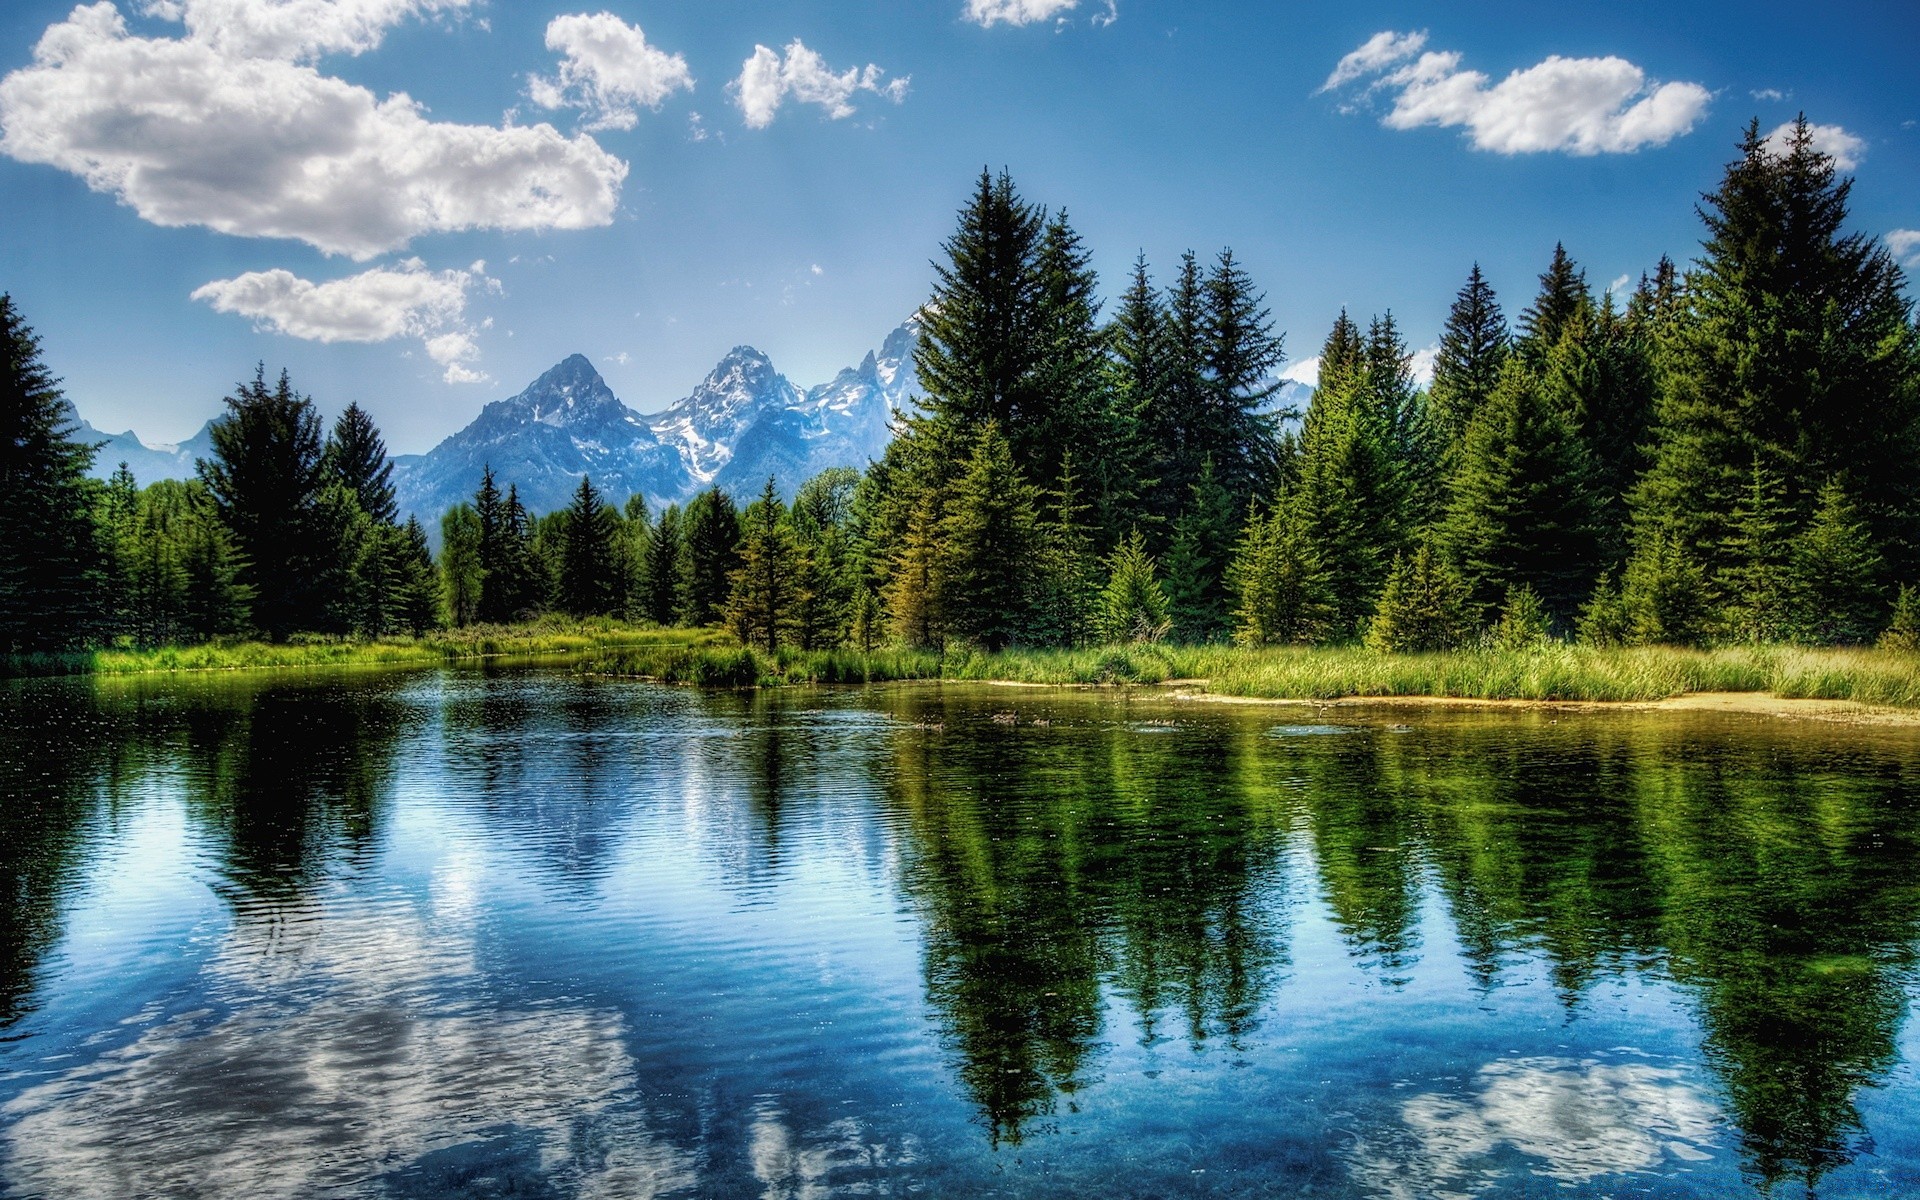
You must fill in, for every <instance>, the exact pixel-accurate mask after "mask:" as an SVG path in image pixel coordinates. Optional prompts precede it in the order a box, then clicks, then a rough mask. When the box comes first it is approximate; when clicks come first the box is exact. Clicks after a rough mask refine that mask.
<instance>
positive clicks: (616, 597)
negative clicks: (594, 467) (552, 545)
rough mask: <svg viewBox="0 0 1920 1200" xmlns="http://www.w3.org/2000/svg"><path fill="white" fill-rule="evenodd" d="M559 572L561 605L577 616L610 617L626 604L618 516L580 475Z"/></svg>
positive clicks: (591, 481)
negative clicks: (620, 563)
mask: <svg viewBox="0 0 1920 1200" xmlns="http://www.w3.org/2000/svg"><path fill="white" fill-rule="evenodd" d="M563 531H564V532H563V534H562V538H563V540H562V546H561V554H560V571H559V602H560V607H561V608H562V609H564V610H565V611H567V612H569V613H571V614H573V615H574V616H576V617H599V616H609V615H611V614H613V613H614V612H616V611H618V610H619V609H620V608H622V607H624V605H625V604H626V594H625V589H624V588H623V587H622V586H621V579H620V575H619V571H618V559H617V556H616V552H615V550H616V548H615V541H616V539H617V537H618V535H619V517H618V515H617V514H616V513H615V512H614V511H613V509H612V508H611V507H609V506H608V505H607V504H606V503H605V502H604V501H602V500H601V498H600V492H599V490H598V489H597V488H595V487H594V486H593V480H592V479H590V478H588V477H587V476H586V475H582V476H580V486H579V487H578V488H576V489H575V490H574V493H573V503H572V504H570V505H568V506H567V510H566V523H565V525H564V526H563Z"/></svg>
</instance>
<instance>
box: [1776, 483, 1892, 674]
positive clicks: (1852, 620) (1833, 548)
mask: <svg viewBox="0 0 1920 1200" xmlns="http://www.w3.org/2000/svg"><path fill="white" fill-rule="evenodd" d="M1883 565H1884V564H1883V563H1882V561H1881V557H1880V552H1879V550H1878V549H1877V548H1876V547H1875V545H1874V541H1873V533H1872V531H1871V530H1870V529H1869V528H1868V527H1867V523H1866V521H1865V520H1863V519H1862V518H1861V516H1860V513H1859V510H1858V509H1857V508H1856V507H1855V505H1854V503H1853V500H1852V498H1851V497H1849V496H1848V495H1847V492H1846V489H1845V488H1844V487H1842V486H1841V485H1840V483H1839V481H1838V480H1829V481H1828V482H1827V483H1826V485H1825V486H1823V487H1822V488H1821V489H1820V492H1819V500H1818V507H1817V508H1815V509H1814V514H1813V519H1812V520H1811V521H1809V522H1808V523H1807V528H1806V531H1805V532H1804V533H1802V534H1801V535H1800V537H1798V538H1797V539H1795V541H1794V545H1793V557H1792V560H1791V562H1790V563H1789V572H1790V573H1789V583H1788V588H1789V592H1790V594H1791V596H1792V605H1793V621H1792V625H1793V630H1794V633H1795V635H1796V636H1797V637H1798V638H1799V639H1800V640H1802V641H1808V642H1813V643H1816V644H1819V645H1832V644H1836V643H1838V644H1845V645H1856V646H1857V645H1865V644H1867V643H1869V642H1871V641H1873V639H1874V638H1875V637H1877V636H1878V635H1879V633H1880V629H1881V626H1882V625H1883V624H1884V622H1885V619H1886V604H1887V597H1886V594H1885V593H1884V591H1883V590H1882V588H1881V585H1880V577H1881V570H1882V567H1883Z"/></svg>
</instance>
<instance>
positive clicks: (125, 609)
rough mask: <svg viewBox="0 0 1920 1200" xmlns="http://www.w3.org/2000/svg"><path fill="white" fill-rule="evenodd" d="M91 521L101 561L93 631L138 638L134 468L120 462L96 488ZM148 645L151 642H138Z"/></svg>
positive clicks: (106, 635)
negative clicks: (92, 519)
mask: <svg viewBox="0 0 1920 1200" xmlns="http://www.w3.org/2000/svg"><path fill="white" fill-rule="evenodd" d="M94 525H95V530H96V535H97V547H98V553H97V558H98V562H99V564H100V569H99V586H100V591H101V600H100V603H99V604H98V605H97V606H96V607H97V612H96V614H95V620H96V632H97V633H98V634H99V635H100V636H102V637H103V638H105V639H107V640H112V639H114V638H117V637H120V636H123V635H126V634H133V635H134V640H135V641H136V642H141V639H140V636H139V634H138V633H137V632H136V631H135V628H134V627H135V626H136V625H137V624H138V622H139V618H138V616H137V613H136V610H137V609H138V608H139V607H140V605H141V602H140V600H139V599H138V598H136V596H135V594H134V590H135V588H136V586H137V583H136V581H135V578H134V574H135V570H136V566H137V564H138V562H139V559H140V550H141V547H140V544H139V541H140V537H139V535H140V529H139V525H140V485H139V484H138V483H136V482H134V478H133V472H132V471H131V470H129V469H128V468H127V464H126V463H124V462H123V463H121V464H120V465H119V466H118V467H117V468H115V469H114V472H113V474H112V475H110V476H109V477H108V478H107V482H106V486H105V487H102V488H99V489H98V491H97V494H96V497H95V501H94ZM141 644H147V645H151V644H152V643H141Z"/></svg>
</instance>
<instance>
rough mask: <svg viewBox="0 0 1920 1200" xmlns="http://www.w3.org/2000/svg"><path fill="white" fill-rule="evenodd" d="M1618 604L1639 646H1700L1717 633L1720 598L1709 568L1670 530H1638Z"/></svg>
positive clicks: (1621, 585)
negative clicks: (1709, 574)
mask: <svg viewBox="0 0 1920 1200" xmlns="http://www.w3.org/2000/svg"><path fill="white" fill-rule="evenodd" d="M1620 606H1621V609H1622V610H1623V611H1624V613H1625V615H1626V622H1627V626H1628V629H1629V630H1630V633H1629V635H1628V640H1629V641H1630V642H1631V643H1633V644H1635V645H1642V646H1652V645H1665V646H1699V645H1703V644H1705V643H1706V642H1707V641H1708V640H1709V639H1711V638H1712V637H1713V635H1714V633H1715V632H1716V630H1715V622H1714V614H1715V612H1716V611H1717V610H1718V609H1719V607H1720V599H1719V597H1718V595H1716V594H1715V592H1714V591H1713V589H1712V586H1711V585H1710V583H1709V581H1708V578H1707V573H1706V569H1705V568H1704V567H1703V566H1702V565H1701V563H1700V561H1699V560H1698V559H1697V558H1695V557H1694V556H1693V553H1692V552H1691V551H1690V550H1688V549H1687V543H1686V540H1685V539H1684V538H1683V537H1681V535H1680V534H1679V533H1678V532H1677V531H1675V530H1671V529H1655V530H1652V531H1636V537H1635V548H1634V554H1633V558H1632V559H1630V560H1629V561H1628V563H1627V569H1626V574H1625V575H1624V576H1623V577H1622V579H1621V581H1620Z"/></svg>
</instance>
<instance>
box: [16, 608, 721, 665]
mask: <svg viewBox="0 0 1920 1200" xmlns="http://www.w3.org/2000/svg"><path fill="white" fill-rule="evenodd" d="M716 644H724V645H729V646H730V645H733V642H732V639H730V638H728V637H726V636H725V635H724V634H721V633H718V632H716V631H710V630H688V629H653V628H638V627H634V626H628V625H624V624H621V623H619V622H615V621H564V620H542V621H537V622H532V623H529V624H526V625H487V626H472V627H469V628H466V629H454V630H442V631H440V632H437V633H433V634H429V635H428V636H426V637H423V638H392V639H384V640H380V641H357V640H351V639H338V638H336V639H323V638H304V639H298V640H295V641H291V642H285V643H267V642H244V641H233V642H209V643H206V644H204V645H198V646H160V647H155V648H152V649H105V650H92V651H86V652H80V653H73V654H39V655H23V656H17V657H13V658H7V659H0V675H12V676H21V675H88V674H91V675H140V674H149V673H155V672H169V671H244V670H263V669H273V668H299V667H353V666H423V667H424V666H437V665H440V664H442V663H451V662H461V661H465V660H469V659H485V658H507V657H513V658H535V657H542V656H568V657H573V656H580V655H584V654H589V653H602V652H604V653H616V652H619V651H621V650H625V649H632V648H641V647H645V648H651V649H663V648H667V649H690V650H691V649H699V648H703V647H710V646H714V645H716Z"/></svg>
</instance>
